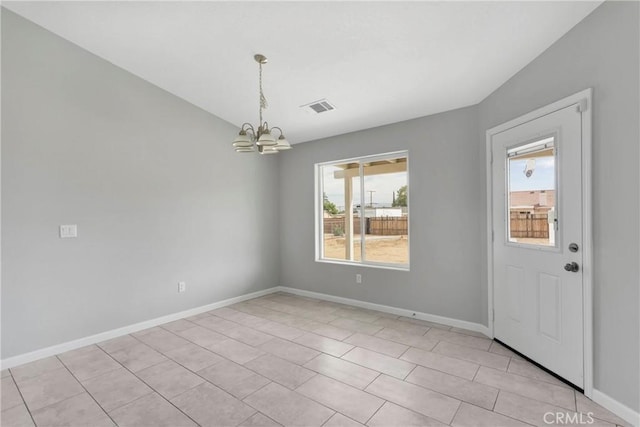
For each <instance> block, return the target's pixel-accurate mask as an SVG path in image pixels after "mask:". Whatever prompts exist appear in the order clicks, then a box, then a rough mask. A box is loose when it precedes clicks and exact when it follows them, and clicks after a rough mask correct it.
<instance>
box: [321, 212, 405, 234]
mask: <svg viewBox="0 0 640 427" xmlns="http://www.w3.org/2000/svg"><path fill="white" fill-rule="evenodd" d="M408 227H409V221H408V218H407V217H406V216H405V217H379V218H366V223H365V233H366V234H372V235H376V236H406V235H407V234H409V228H408ZM324 232H325V234H336V235H340V234H341V233H344V218H325V219H324ZM353 233H354V234H360V218H359V217H355V218H353Z"/></svg>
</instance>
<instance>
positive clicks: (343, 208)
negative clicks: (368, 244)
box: [320, 162, 360, 261]
mask: <svg viewBox="0 0 640 427" xmlns="http://www.w3.org/2000/svg"><path fill="white" fill-rule="evenodd" d="M359 167H360V165H359V164H358V163H357V162H350V163H343V164H335V165H325V166H321V167H320V176H321V179H322V190H323V212H322V213H323V227H322V228H323V234H322V235H323V243H324V244H323V248H324V251H323V253H322V258H329V259H339V260H349V261H356V260H358V261H359V260H360V244H359V242H356V239H355V237H356V236H357V237H359V234H360V217H359V215H356V214H354V210H355V211H356V212H357V211H358V209H357V207H356V206H357V205H359V204H360V178H359ZM349 225H351V226H350V227H349ZM349 242H351V243H350V244H349Z"/></svg>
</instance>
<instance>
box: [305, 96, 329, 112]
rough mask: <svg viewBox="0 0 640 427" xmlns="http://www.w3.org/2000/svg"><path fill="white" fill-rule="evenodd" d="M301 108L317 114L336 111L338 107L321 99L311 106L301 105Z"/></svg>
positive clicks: (310, 104)
mask: <svg viewBox="0 0 640 427" xmlns="http://www.w3.org/2000/svg"><path fill="white" fill-rule="evenodd" d="M300 108H304V109H305V110H307V112H313V113H317V114H320V113H324V112H325V111H331V110H335V109H336V107H334V106H333V105H331V103H330V102H329V101H327V100H326V99H320V100H318V101H313V102H311V103H309V104H305V105H301V106H300Z"/></svg>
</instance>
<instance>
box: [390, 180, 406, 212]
mask: <svg viewBox="0 0 640 427" xmlns="http://www.w3.org/2000/svg"><path fill="white" fill-rule="evenodd" d="M391 206H393V207H394V208H397V207H400V206H407V186H406V185H403V186H402V187H400V188H399V189H398V191H396V194H395V197H394V200H393V204H392V205H391Z"/></svg>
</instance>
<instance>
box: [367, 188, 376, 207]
mask: <svg viewBox="0 0 640 427" xmlns="http://www.w3.org/2000/svg"><path fill="white" fill-rule="evenodd" d="M375 192H376V190H367V193H369V207H370V208H372V207H373V193H375Z"/></svg>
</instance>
